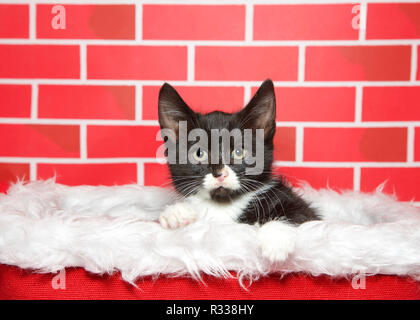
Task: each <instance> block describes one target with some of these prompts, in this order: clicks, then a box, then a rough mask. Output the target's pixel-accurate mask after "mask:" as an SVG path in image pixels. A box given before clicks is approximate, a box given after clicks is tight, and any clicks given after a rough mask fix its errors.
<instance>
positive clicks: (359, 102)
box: [354, 86, 363, 124]
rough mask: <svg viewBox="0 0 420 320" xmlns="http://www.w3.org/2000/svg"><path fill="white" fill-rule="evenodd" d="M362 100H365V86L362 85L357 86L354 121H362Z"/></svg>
mask: <svg viewBox="0 0 420 320" xmlns="http://www.w3.org/2000/svg"><path fill="white" fill-rule="evenodd" d="M362 100H363V88H362V86H356V104H355V109H354V121H355V122H356V123H358V124H360V123H361V121H362Z"/></svg>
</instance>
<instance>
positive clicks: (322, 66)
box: [305, 46, 411, 81]
mask: <svg viewBox="0 0 420 320" xmlns="http://www.w3.org/2000/svg"><path fill="white" fill-rule="evenodd" d="M410 59H411V48H410V46H334V47H324V46H319V47H318V46H317V47H307V48H306V64H305V80H309V81H398V80H409V79H410Z"/></svg>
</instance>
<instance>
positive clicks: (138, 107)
mask: <svg viewBox="0 0 420 320" xmlns="http://www.w3.org/2000/svg"><path fill="white" fill-rule="evenodd" d="M142 97H143V87H142V86H140V85H136V87H135V102H134V115H135V118H134V119H135V120H136V121H138V122H140V121H142V117H143V110H142Z"/></svg>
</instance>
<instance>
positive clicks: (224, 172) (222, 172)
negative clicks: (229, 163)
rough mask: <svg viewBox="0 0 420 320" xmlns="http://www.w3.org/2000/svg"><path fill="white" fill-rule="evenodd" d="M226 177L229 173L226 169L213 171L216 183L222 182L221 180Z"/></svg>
mask: <svg viewBox="0 0 420 320" xmlns="http://www.w3.org/2000/svg"><path fill="white" fill-rule="evenodd" d="M228 175H229V172H228V171H227V170H226V167H223V168H222V169H219V170H214V171H213V177H215V178H217V181H219V182H223V180H225V179H226V177H227V176H228Z"/></svg>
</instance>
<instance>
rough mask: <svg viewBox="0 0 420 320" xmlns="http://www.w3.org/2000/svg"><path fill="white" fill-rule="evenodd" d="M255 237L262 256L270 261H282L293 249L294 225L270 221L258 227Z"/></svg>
mask: <svg viewBox="0 0 420 320" xmlns="http://www.w3.org/2000/svg"><path fill="white" fill-rule="evenodd" d="M257 238H258V244H259V246H260V248H261V253H262V255H263V257H265V258H267V259H268V260H270V261H271V262H283V261H285V260H286V259H287V258H288V257H289V255H290V254H291V253H292V252H293V251H294V249H295V243H296V227H293V226H291V225H288V224H287V223H285V222H281V221H270V222H267V223H266V224H264V225H262V226H261V227H260V229H259V230H258V233H257Z"/></svg>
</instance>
